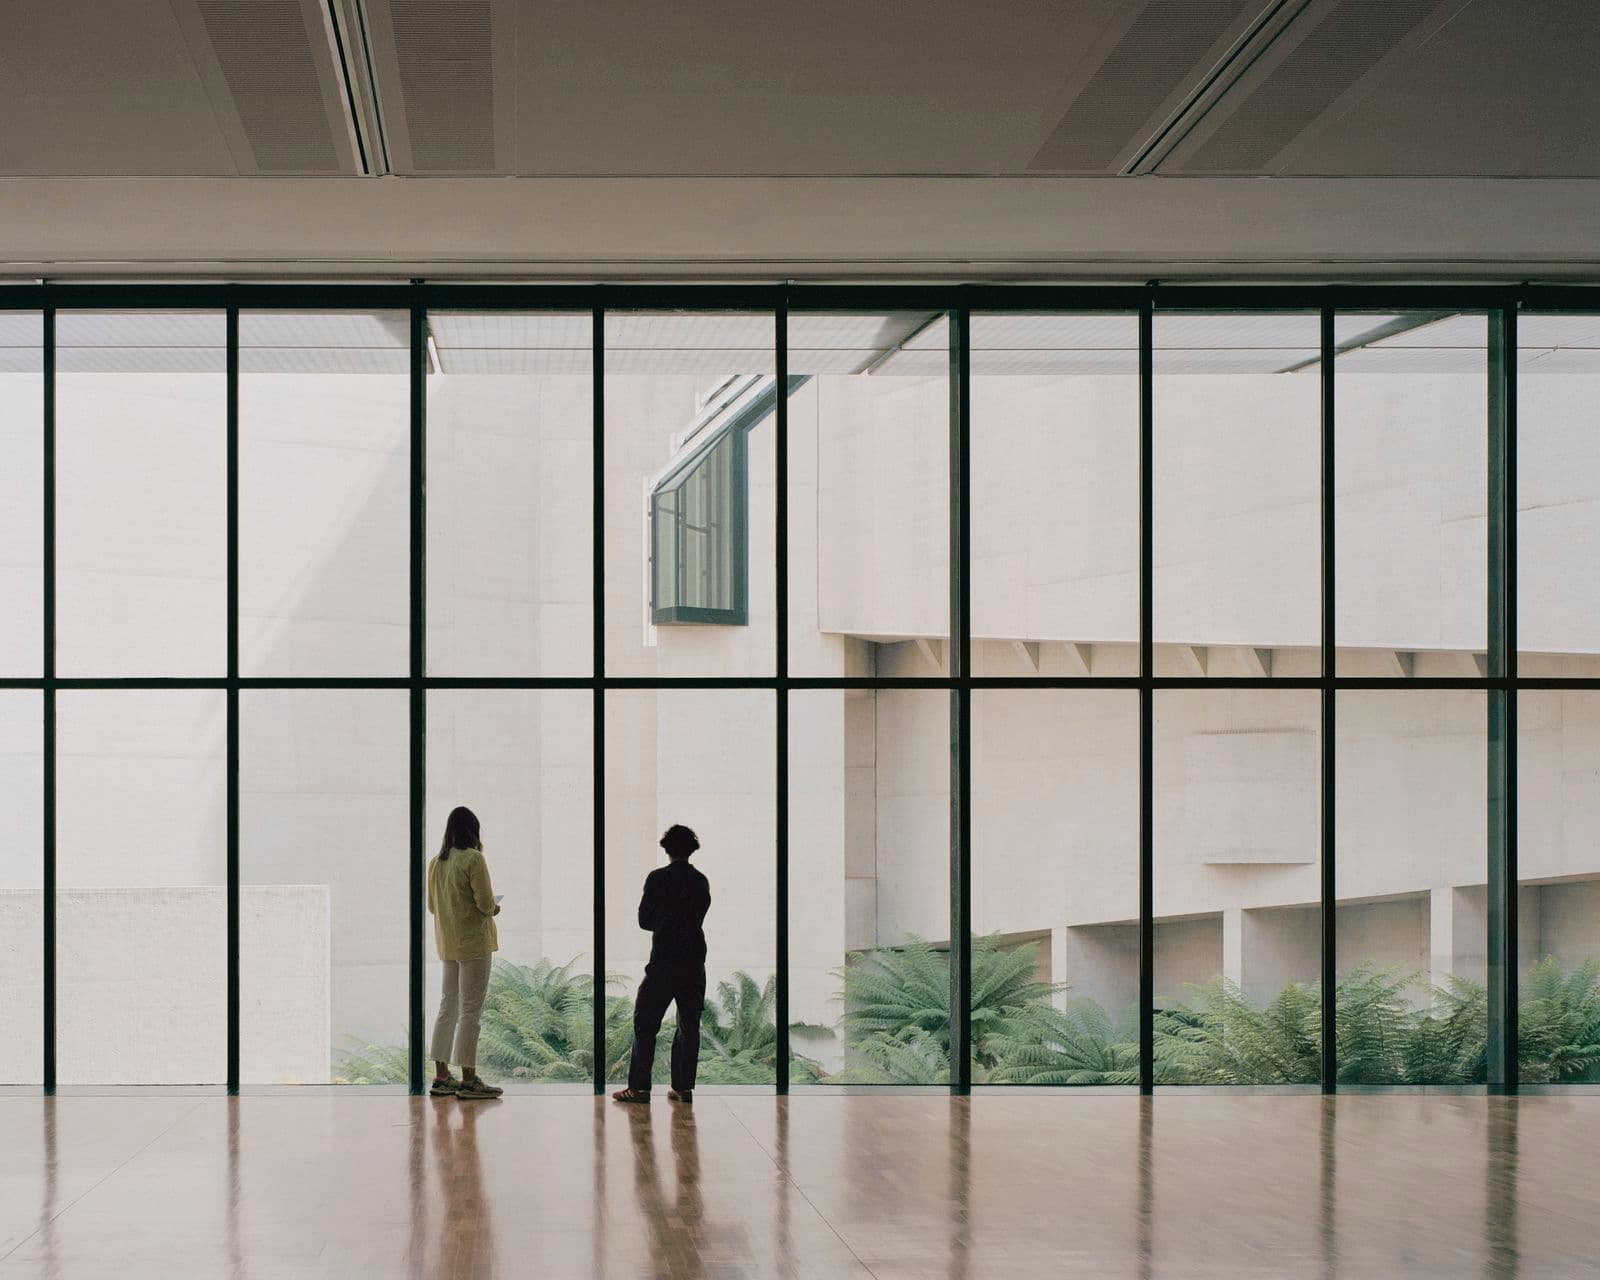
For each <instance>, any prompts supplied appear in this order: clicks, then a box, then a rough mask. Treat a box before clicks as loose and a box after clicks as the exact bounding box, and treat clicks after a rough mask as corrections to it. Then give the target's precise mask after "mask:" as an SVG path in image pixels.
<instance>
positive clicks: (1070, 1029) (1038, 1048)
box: [982, 1000, 1139, 1084]
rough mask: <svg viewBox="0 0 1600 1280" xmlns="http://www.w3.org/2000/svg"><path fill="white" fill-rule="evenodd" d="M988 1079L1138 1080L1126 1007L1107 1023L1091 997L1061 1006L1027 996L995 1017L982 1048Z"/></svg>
mask: <svg viewBox="0 0 1600 1280" xmlns="http://www.w3.org/2000/svg"><path fill="white" fill-rule="evenodd" d="M982 1052H983V1054H984V1055H985V1056H986V1057H988V1058H990V1059H992V1060H993V1062H994V1064H995V1065H994V1067H993V1068H992V1069H991V1071H990V1072H989V1081H990V1082H991V1083H993V1084H1138V1083H1139V1026H1138V1020H1137V1015H1136V1014H1135V1012H1134V1011H1133V1010H1132V1009H1130V1010H1128V1012H1127V1013H1126V1014H1125V1015H1124V1017H1123V1018H1122V1020H1121V1022H1119V1023H1117V1024H1116V1025H1113V1024H1112V1021H1111V1019H1110V1017H1109V1016H1108V1015H1107V1014H1106V1011H1105V1010H1104V1009H1102V1008H1101V1007H1100V1006H1099V1005H1098V1004H1096V1003H1095V1002H1094V1001H1093V1000H1073V1001H1071V1002H1070V1003H1069V1004H1068V1005H1067V1007H1066V1008H1065V1009H1057V1008H1055V1007H1054V1006H1052V1005H1049V1004H1046V1003H1044V1002H1043V1001H1032V1002H1030V1003H1028V1004H1027V1005H1025V1006H1023V1007H1022V1008H1020V1009H1018V1010H1017V1011H1016V1012H1014V1013H1012V1014H1009V1015H1007V1016H1005V1017H1003V1018H999V1019H996V1020H995V1021H994V1023H993V1024H992V1027H991V1030H990V1032H989V1035H988V1038H987V1039H986V1040H985V1041H984V1044H983V1047H982Z"/></svg>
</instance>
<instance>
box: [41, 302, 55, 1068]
mask: <svg viewBox="0 0 1600 1280" xmlns="http://www.w3.org/2000/svg"><path fill="white" fill-rule="evenodd" d="M43 318H44V397H43V399H44V413H43V422H42V424H41V427H42V430H43V432H44V443H43V468H42V469H43V473H44V493H43V495H42V497H43V503H44V510H43V528H42V533H43V537H44V554H43V561H44V563H43V566H42V570H43V575H44V580H43V583H42V584H41V585H42V595H43V600H42V606H43V607H42V613H43V615H44V619H43V621H44V652H43V655H42V657H41V662H42V664H43V665H42V667H41V672H40V674H41V675H42V676H43V677H44V687H43V689H42V690H41V696H42V697H43V699H44V706H43V708H42V712H43V719H42V724H41V726H40V729H41V740H40V744H39V745H40V751H41V753H42V756H43V759H42V761H41V763H42V765H43V769H42V772H43V774H44V795H43V797H42V804H43V810H42V814H41V817H42V824H41V825H42V831H43V838H42V840H41V842H40V843H41V846H42V847H41V848H40V859H41V863H42V865H41V867H40V876H41V883H40V888H41V889H42V891H43V894H42V896H43V904H42V905H43V908H44V919H43V920H42V921H41V924H42V927H43V934H44V955H43V957H42V959H43V980H44V981H43V986H44V990H43V992H42V993H41V995H42V1004H43V1011H44V1054H43V1057H44V1060H43V1062H42V1063H41V1064H40V1068H41V1070H40V1081H41V1083H42V1084H43V1085H44V1091H45V1093H47V1094H51V1093H54V1092H55V1091H56V683H55V682H56V310H55V308H54V307H50V306H47V307H45V308H44V316H43Z"/></svg>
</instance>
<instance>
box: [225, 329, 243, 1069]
mask: <svg viewBox="0 0 1600 1280" xmlns="http://www.w3.org/2000/svg"><path fill="white" fill-rule="evenodd" d="M227 344H228V356H227V370H228V372H227V392H226V396H227V431H228V440H227V458H228V462H227V467H228V475H227V508H228V516H227V519H228V550H227V555H228V622H227V627H228V640H227V645H228V653H227V670H228V691H227V699H228V715H227V720H228V727H227V766H226V767H227V771H228V774H227V828H228V832H227V839H228V852H227V881H228V907H227V910H228V925H227V938H228V941H227V947H228V957H227V974H228V978H227V982H228V1073H227V1080H228V1092H229V1093H231V1094H236V1093H238V1092H239V1039H240V1031H241V1028H240V1023H239V308H238V307H232V306H230V307H229V308H228V309H227Z"/></svg>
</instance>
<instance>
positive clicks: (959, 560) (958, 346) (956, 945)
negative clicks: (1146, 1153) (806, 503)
mask: <svg viewBox="0 0 1600 1280" xmlns="http://www.w3.org/2000/svg"><path fill="white" fill-rule="evenodd" d="M949 325H950V388H949V394H950V642H949V645H948V649H949V655H950V664H949V665H950V676H951V678H952V680H953V682H954V683H953V685H952V687H951V690H950V1089H951V1092H952V1093H967V1092H969V1091H970V1090H971V1088H972V684H971V679H972V609H971V600H970V596H969V594H968V588H969V583H970V581H971V576H972V575H971V569H972V536H971V535H972V519H971V517H972V512H971V502H972V483H971V480H972V477H971V457H972V438H971V436H972V432H971V425H972V398H971V380H972V379H971V372H972V363H971V329H972V313H971V311H970V310H968V309H967V308H966V307H956V308H954V309H952V310H951V312H950V320H949Z"/></svg>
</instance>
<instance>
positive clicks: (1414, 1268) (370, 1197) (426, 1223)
mask: <svg viewBox="0 0 1600 1280" xmlns="http://www.w3.org/2000/svg"><path fill="white" fill-rule="evenodd" d="M0 1153H3V1156H4V1161H3V1164H0V1280H10V1278H11V1277H21V1276H30V1277H32V1276H38V1277H47V1276H48V1277H56V1276H61V1277H102V1276H104V1277H112V1276H117V1277H140V1276H160V1277H188V1276H201V1277H234V1276H237V1277H280V1276H281V1277H313V1276H315V1277H323V1276H327V1277H385V1276H403V1277H441V1278H442V1277H489V1276H528V1277H539V1278H547V1277H569V1276H571V1277H584V1276H595V1277H609V1276H619V1277H623V1276H647V1277H656V1276H660V1277H679V1276H682V1277H698V1276H706V1277H723V1276H728V1277H734V1276H737V1277H744V1276H751V1277H784V1276H792V1277H818V1278H819V1280H820V1278H823V1277H828V1278H830V1280H831V1278H832V1277H874V1276H876V1277H879V1280H890V1278H891V1277H892V1278H894V1280H902V1278H909V1277H924V1276H926V1277H940V1278H942V1280H946V1278H951V1277H972V1278H974V1280H976V1278H978V1277H990V1276H993V1277H1002V1276H1004V1277H1010V1276H1051V1277H1056V1276H1085V1277H1107V1278H1115V1277H1124V1276H1127V1277H1166V1276H1175V1277H1176V1276H1181V1277H1189V1276H1195V1277H1216V1278H1218V1280H1221V1278H1222V1277H1229V1278H1233V1277H1269V1276H1270V1277H1301V1276H1315V1277H1319V1278H1322V1280H1326V1278H1328V1277H1373V1278H1374V1280H1376V1278H1378V1277H1384V1278H1386V1280H1387V1278H1389V1277H1399V1276H1428V1277H1451V1278H1452V1280H1455V1278H1458V1277H1482V1276H1521V1277H1571V1276H1589V1275H1594V1276H1600V1262H1597V1261H1596V1258H1597V1249H1600V1176H1597V1175H1600V1097H1595V1096H1567V1097H1551V1096H1542V1097H1528V1098H1523V1099H1520V1100H1508V1099H1491V1098H1483V1097H1465V1096H1441V1095H1421V1096H1418V1095H1409V1096H1407V1095H1369V1096H1347V1097H1341V1098H1338V1099H1337V1100H1326V1101H1325V1100H1324V1099H1322V1098H1318V1097H1307V1096H1279V1095H1262V1094H1241V1095H1224V1094H1193V1095H1179V1096H1167V1095H1163V1096H1159V1097H1157V1098H1155V1099H1153V1100H1141V1099H1139V1098H1136V1097H1126V1096H1107V1095H1099V1096H1084V1095H1077V1096H1074V1095H1070V1094H1067V1095H1064V1094H1055V1093H1052V1094H1043V1095H1006V1096H993V1095H984V1096H979V1097H975V1098H972V1099H970V1100H957V1099H951V1098H947V1097H941V1096H938V1095H928V1096H924V1095H908V1094H899V1095H883V1094H880V1095H876V1096H872V1095H860V1094H851V1095H844V1096H832V1097H830V1096H823V1097H815V1096H804V1097H794V1098H791V1099H788V1100H780V1099H775V1098H771V1097H755V1096H748V1095H746V1096H722V1097H718V1096H713V1095H711V1094H706V1095H702V1096H701V1097H700V1098H698V1099H697V1100H696V1102H695V1104H694V1106H693V1107H692V1108H685V1107H677V1106H672V1105H670V1104H669V1103H667V1101H666V1100H665V1098H664V1097H662V1098H659V1099H658V1100H657V1101H656V1102H655V1103H654V1104H653V1105H652V1106H651V1107H650V1108H649V1109H648V1110H646V1109H638V1108H623V1107H620V1106H618V1105H616V1104H614V1103H610V1102H605V1101H595V1100H592V1099H589V1098H585V1097H549V1096H546V1097H513V1098H508V1099H505V1100H503V1101H500V1102H496V1103H473V1104H465V1103H459V1102H455V1101H443V1100H437V1101H436V1100H432V1099H411V1098H405V1097H398V1096H386V1095H379V1096H373V1095H353V1094H331V1095H330V1094H325V1093H318V1094H314V1095H311V1096H306V1097H298V1096H292V1097H285V1096H271V1097H246V1098H241V1099H233V1100H230V1099H227V1098H220V1097H192V1096H189V1097H186V1096H173V1095H168V1094H159V1093H158V1094H136V1095H131V1096H120V1097H61V1098H56V1099H45V1098H41V1097H37V1096H12V1097H3V1096H0Z"/></svg>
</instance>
